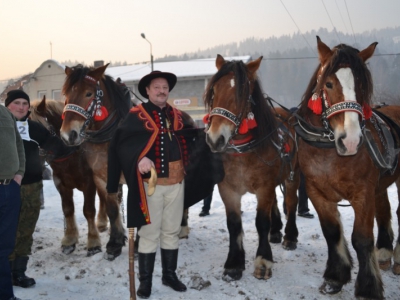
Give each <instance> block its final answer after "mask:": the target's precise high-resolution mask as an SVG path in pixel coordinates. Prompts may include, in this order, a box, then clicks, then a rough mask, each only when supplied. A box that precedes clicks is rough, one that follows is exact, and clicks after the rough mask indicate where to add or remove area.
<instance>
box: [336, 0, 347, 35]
mask: <svg viewBox="0 0 400 300" xmlns="http://www.w3.org/2000/svg"><path fill="white" fill-rule="evenodd" d="M335 3H336V7H337V9H338V11H339V14H340V18H341V19H342V22H343V25H344V29H346V32H347V26H346V23H345V22H344V19H343V16H342V12H341V11H340V9H339V5H338V4H337V1H336V0H335Z"/></svg>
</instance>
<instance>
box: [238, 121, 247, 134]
mask: <svg viewBox="0 0 400 300" xmlns="http://www.w3.org/2000/svg"><path fill="white" fill-rule="evenodd" d="M248 132H249V127H248V125H247V119H243V120H242V122H241V123H240V126H239V133H240V134H246V133H248Z"/></svg>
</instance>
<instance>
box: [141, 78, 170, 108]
mask: <svg viewBox="0 0 400 300" xmlns="http://www.w3.org/2000/svg"><path fill="white" fill-rule="evenodd" d="M146 92H147V95H148V96H149V100H150V101H151V102H152V103H153V104H155V105H157V106H158V107H161V108H163V107H165V106H166V103H167V100H168V96H169V85H168V81H167V80H166V79H165V78H161V77H159V78H155V79H153V80H152V81H151V82H150V85H149V86H148V87H146Z"/></svg>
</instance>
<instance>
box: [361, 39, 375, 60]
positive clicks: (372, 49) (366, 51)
mask: <svg viewBox="0 0 400 300" xmlns="http://www.w3.org/2000/svg"><path fill="white" fill-rule="evenodd" d="M376 45H378V42H375V43H372V44H371V45H369V46H368V47H367V48H365V49H364V50H362V51H361V52H360V53H358V55H359V56H360V57H361V59H362V60H363V61H364V62H366V61H367V60H368V59H369V58H370V57H371V56H372V55H373V54H374V52H375V48H376Z"/></svg>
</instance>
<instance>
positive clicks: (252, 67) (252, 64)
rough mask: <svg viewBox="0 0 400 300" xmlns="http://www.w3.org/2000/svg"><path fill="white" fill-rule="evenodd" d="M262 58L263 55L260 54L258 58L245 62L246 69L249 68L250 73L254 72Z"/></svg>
mask: <svg viewBox="0 0 400 300" xmlns="http://www.w3.org/2000/svg"><path fill="white" fill-rule="evenodd" d="M262 59H263V57H262V56H260V57H259V58H258V59H256V60H253V61H251V62H249V63H247V69H248V70H249V72H250V73H251V74H254V73H255V72H257V70H258V68H259V67H260V64H261V61H262Z"/></svg>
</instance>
